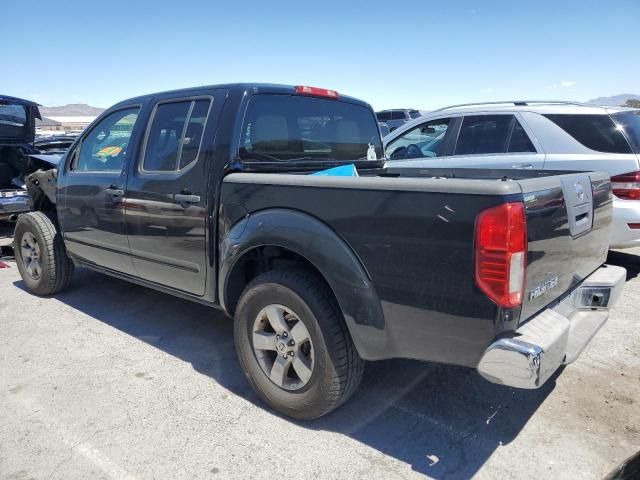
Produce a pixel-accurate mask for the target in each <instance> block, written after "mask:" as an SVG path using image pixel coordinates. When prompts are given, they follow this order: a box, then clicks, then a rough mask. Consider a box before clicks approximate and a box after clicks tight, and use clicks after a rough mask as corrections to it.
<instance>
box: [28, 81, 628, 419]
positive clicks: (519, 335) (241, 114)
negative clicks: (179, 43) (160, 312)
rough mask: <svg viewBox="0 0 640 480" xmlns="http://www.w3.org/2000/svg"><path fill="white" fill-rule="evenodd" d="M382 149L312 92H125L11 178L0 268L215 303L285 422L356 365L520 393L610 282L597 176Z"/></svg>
mask: <svg viewBox="0 0 640 480" xmlns="http://www.w3.org/2000/svg"><path fill="white" fill-rule="evenodd" d="M382 155H383V154H382V145H381V140H380V133H379V129H378V124H377V122H376V117H375V115H374V113H373V110H372V109H371V107H370V106H369V105H368V104H366V103H364V102H361V101H359V100H356V99H353V98H350V97H346V96H343V95H340V94H338V93H337V92H335V91H332V90H324V89H319V88H312V87H288V86H277V85H263V84H233V85H219V86H211V87H202V88H194V89H188V90H177V91H172V92H166V93H160V94H153V95H148V96H143V97H138V98H133V99H131V100H127V101H124V102H121V103H119V104H117V105H115V106H114V107H112V108H110V109H109V110H107V111H106V112H104V114H102V115H101V116H100V117H99V118H98V119H96V120H95V122H94V123H93V124H92V125H91V126H90V127H89V128H87V129H86V131H85V132H84V133H83V134H82V135H81V136H80V138H79V139H78V140H77V141H76V143H75V144H74V145H73V146H72V147H71V148H70V149H69V151H68V152H67V154H66V155H65V156H64V157H63V158H62V160H61V163H60V165H59V168H58V169H52V170H45V169H42V170H39V171H37V172H36V173H33V174H31V175H29V176H28V177H27V180H26V183H27V189H28V190H29V194H30V195H31V198H32V204H33V206H34V209H35V211H33V212H31V213H28V214H25V215H22V216H21V217H20V218H19V220H18V222H17V225H16V230H15V244H16V260H17V264H18V267H19V269H20V273H21V275H22V278H23V280H24V283H25V285H26V287H27V288H28V289H29V290H30V291H31V292H33V293H35V294H38V295H51V294H54V293H56V292H58V291H60V290H61V289H63V288H65V287H66V286H68V285H69V283H70V281H71V277H72V273H73V270H74V267H77V266H82V267H88V268H91V269H95V270H97V271H100V272H103V273H106V274H110V275H114V276H116V277H119V278H123V279H126V280H130V281H132V282H135V283H139V284H142V285H145V286H148V287H151V288H155V289H158V290H161V291H164V292H166V293H170V294H173V295H177V296H180V297H183V298H187V299H190V300H193V301H196V302H200V303H204V304H206V305H210V306H212V307H216V308H220V309H222V310H223V311H224V312H226V313H227V314H228V315H229V316H231V317H233V318H234V319H235V342H236V349H237V352H238V356H239V359H240V363H241V365H242V368H243V370H244V372H245V373H246V376H247V378H248V380H249V382H250V384H251V385H252V386H253V388H254V389H255V390H256V391H257V392H258V393H259V395H260V396H261V397H262V398H263V399H264V400H265V401H266V402H267V403H268V404H270V405H271V406H273V407H274V408H275V409H276V410H278V411H280V412H283V413H284V414H286V415H289V416H291V417H295V418H300V419H310V418H316V417H319V416H321V415H323V414H325V413H327V412H329V411H330V410H332V409H334V408H335V407H337V406H338V405H340V404H341V403H342V402H344V401H345V400H346V399H347V398H348V397H349V396H350V395H351V394H352V393H353V392H354V391H355V390H356V388H357V386H358V384H359V382H360V379H361V376H362V373H363V369H364V361H365V360H378V359H385V358H392V357H403V358H412V359H419V360H425V361H433V362H446V363H452V364H457V365H464V366H468V367H472V368H476V369H477V370H478V372H479V373H480V374H481V375H482V376H484V377H485V378H486V379H488V380H489V381H492V382H496V383H501V384H504V385H509V386H513V387H520V388H537V387H540V386H541V385H542V384H543V383H544V382H545V381H546V380H547V379H548V378H549V377H550V376H551V375H552V373H553V372H554V371H555V370H557V369H558V368H559V367H560V366H561V365H562V364H563V363H569V362H572V361H573V360H575V359H576V357H577V356H578V355H579V354H580V352H581V351H582V349H583V348H584V347H585V346H586V345H587V343H588V342H589V341H590V339H591V338H592V337H593V335H595V333H596V332H597V331H598V329H599V328H600V327H601V326H602V325H603V323H604V322H605V321H606V319H607V317H608V311H609V308H610V307H611V306H612V305H613V304H614V302H615V301H616V299H617V297H618V295H619V293H620V289H621V287H622V285H623V283H624V278H625V271H624V269H622V268H619V267H612V266H603V262H604V260H605V258H606V255H607V249H608V236H609V224H610V222H611V211H612V210H611V209H612V200H611V192H610V185H609V179H608V177H607V175H605V174H600V173H593V172H591V173H562V172H560V173H559V172H557V171H556V172H546V171H542V172H532V171H513V170H508V171H491V170H463V169H451V170H429V169H426V170H416V169H407V170H402V169H393V168H386V167H385V163H384V159H383V156H382ZM351 164H353V166H354V168H353V169H352V170H353V172H355V173H356V174H353V172H352V174H351V175H350V176H333V175H328V174H327V172H325V170H326V169H330V168H332V167H339V166H348V165H351ZM314 173H321V174H319V175H318V174H315V175H314ZM322 173H324V174H322ZM96 301H100V299H96Z"/></svg>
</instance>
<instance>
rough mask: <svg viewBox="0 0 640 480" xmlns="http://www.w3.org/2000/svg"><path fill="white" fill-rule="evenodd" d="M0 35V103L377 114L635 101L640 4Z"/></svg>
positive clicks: (280, 12) (96, 12) (393, 4)
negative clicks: (369, 110)
mask: <svg viewBox="0 0 640 480" xmlns="http://www.w3.org/2000/svg"><path fill="white" fill-rule="evenodd" d="M147 3H148V5H147ZM0 25H2V26H1V27H0V35H1V36H2V39H1V40H0V93H4V94H9V95H15V96H20V97H26V98H30V99H33V100H36V101H38V102H40V103H42V104H44V105H47V106H52V105H61V104H66V103H89V104H91V105H95V106H101V107H106V106H109V105H111V104H113V103H115V102H116V101H118V100H121V99H124V98H128V97H132V96H135V95H138V94H143V93H150V92H153V91H159V90H166V89H173V88H181V87H187V86H194V85H205V84H215V83H223V82H235V81H259V82H274V83H286V84H293V85H297V84H303V85H315V86H321V87H327V88H333V89H336V90H338V91H339V92H342V93H345V94H349V95H353V96H356V97H360V98H362V99H365V100H367V101H369V102H370V103H371V104H372V105H373V106H374V108H376V109H380V108H388V107H415V108H422V109H432V108H435V107H438V106H443V105H446V104H450V103H459V102H467V101H488V100H503V99H515V98H528V99H534V98H535V99H570V100H588V99H590V98H593V97H597V96H608V95H613V94H619V93H640V37H639V36H638V32H640V1H639V0H627V1H616V0H608V1H588V0H582V1H563V0H554V1H547V0H539V1H536V2H525V1H512V0H511V1H483V2H479V1H457V2H453V1H451V2H450V1H442V0H441V1H437V2H428V1H421V2H407V1H403V2H398V1H394V0H387V1H384V2H378V1H366V2H355V1H348V0H343V1H340V2H335V1H329V0H322V1H318V0H315V1H308V2H305V1H301V0H297V1H295V2H274V1H261V2H255V3H254V2H251V1H249V0H243V1H230V2H224V3H218V2H215V1H189V0H172V1H170V2H167V1H153V2H144V3H143V2H139V1H136V0H128V1H121V0H109V1H105V2H88V1H82V2H79V1H66V0H65V1H57V2H34V1H32V0H21V1H18V0H2V1H1V2H0Z"/></svg>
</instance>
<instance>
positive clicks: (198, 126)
mask: <svg viewBox="0 0 640 480" xmlns="http://www.w3.org/2000/svg"><path fill="white" fill-rule="evenodd" d="M210 107H211V100H210V99H198V100H182V101H176V102H165V103H160V104H158V106H157V107H156V110H155V113H154V115H153V120H152V121H151V125H150V126H149V129H148V132H147V140H146V146H145V151H144V158H143V161H142V170H143V171H145V172H176V171H179V170H182V169H184V168H186V167H187V166H189V165H191V164H192V163H193V162H195V161H196V160H197V158H198V154H199V152H200V147H201V145H202V137H203V133H204V127H205V125H206V123H207V116H208V114H209V109H210Z"/></svg>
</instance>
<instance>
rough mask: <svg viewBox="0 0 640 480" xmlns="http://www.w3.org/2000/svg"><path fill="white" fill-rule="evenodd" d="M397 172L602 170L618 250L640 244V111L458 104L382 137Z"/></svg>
mask: <svg viewBox="0 0 640 480" xmlns="http://www.w3.org/2000/svg"><path fill="white" fill-rule="evenodd" d="M384 143H385V155H386V157H387V158H388V159H389V162H392V164H393V166H394V167H415V168H426V167H433V168H435V167H472V168H526V169H547V170H583V171H592V170H599V171H605V172H607V173H609V175H610V176H611V181H612V185H611V186H612V189H613V193H614V197H613V205H614V218H613V223H614V225H613V228H612V234H611V247H612V248H628V247H637V246H640V110H638V109H633V108H623V107H599V106H594V105H587V104H579V103H571V102H556V101H513V102H500V103H483V104H467V105H456V106H452V107H447V108H442V109H440V110H436V111H433V112H430V113H429V114H427V115H424V116H421V117H419V118H416V119H414V120H412V121H410V122H408V123H406V124H404V125H403V126H401V127H399V128H398V129H397V130H395V131H393V132H391V133H390V134H389V135H387V136H386V137H385V138H384Z"/></svg>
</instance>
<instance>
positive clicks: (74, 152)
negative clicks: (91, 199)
mask: <svg viewBox="0 0 640 480" xmlns="http://www.w3.org/2000/svg"><path fill="white" fill-rule="evenodd" d="M133 108H137V109H138V117H137V118H136V121H135V122H134V124H133V128H132V129H131V136H130V137H129V142H131V140H132V139H133V138H134V135H135V131H136V130H137V129H138V128H139V126H138V120H139V119H140V116H141V114H142V109H143V105H142V104H141V103H134V104H131V105H122V106H119V107H117V108H114V109H113V110H107V111H105V112H104V113H103V114H102V115H100V116H99V117H98V118H96V119H95V120H94V121H93V123H91V124H90V125H89V127H87V129H86V131H85V132H83V133H82V135H81V136H80V138H79V139H78V140H77V142H76V144H75V145H74V146H73V148H72V149H71V150H70V151H69V153H68V155H67V158H66V162H65V166H64V171H65V173H66V174H71V175H95V174H100V175H111V176H115V177H119V176H121V175H122V173H123V172H126V170H127V164H128V163H129V159H130V158H131V157H130V155H131V154H132V149H131V148H129V147H127V152H126V153H125V157H124V162H123V164H122V168H121V169H120V170H76V169H74V168H72V166H74V162H76V161H77V160H78V157H79V156H80V150H82V145H83V144H84V141H85V139H86V138H87V137H88V136H89V135H91V133H92V132H93V131H94V130H95V129H96V128H98V126H99V125H100V123H102V121H103V120H104V119H105V118H107V117H108V116H109V115H112V114H114V113H117V112H120V111H122V110H131V109H133Z"/></svg>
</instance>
